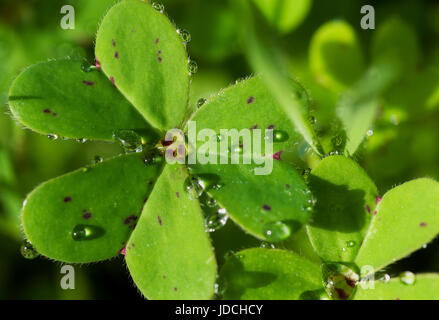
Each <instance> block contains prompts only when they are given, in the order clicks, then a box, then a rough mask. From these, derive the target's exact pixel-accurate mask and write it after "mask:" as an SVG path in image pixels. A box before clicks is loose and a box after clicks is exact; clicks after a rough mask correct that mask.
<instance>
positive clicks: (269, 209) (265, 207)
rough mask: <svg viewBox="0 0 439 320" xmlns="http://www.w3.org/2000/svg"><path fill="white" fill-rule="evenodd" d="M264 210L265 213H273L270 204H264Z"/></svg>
mask: <svg viewBox="0 0 439 320" xmlns="http://www.w3.org/2000/svg"><path fill="white" fill-rule="evenodd" d="M262 209H264V210H265V211H271V207H270V206H269V205H268V204H264V205H263V206H262Z"/></svg>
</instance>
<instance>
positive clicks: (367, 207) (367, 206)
mask: <svg viewBox="0 0 439 320" xmlns="http://www.w3.org/2000/svg"><path fill="white" fill-rule="evenodd" d="M366 210H367V212H369V213H370V211H371V210H370V207H369V205H366Z"/></svg>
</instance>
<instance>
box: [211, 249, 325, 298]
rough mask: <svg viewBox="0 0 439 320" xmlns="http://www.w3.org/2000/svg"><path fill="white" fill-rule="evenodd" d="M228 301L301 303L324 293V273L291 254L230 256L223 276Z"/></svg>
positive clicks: (270, 252) (265, 251)
mask: <svg viewBox="0 0 439 320" xmlns="http://www.w3.org/2000/svg"><path fill="white" fill-rule="evenodd" d="M220 288H221V291H222V293H223V299H225V300H297V299H306V298H307V297H309V296H310V295H312V294H313V293H314V292H315V293H317V292H318V291H319V290H323V287H322V273H321V271H320V268H319V266H318V265H317V264H314V263H312V262H310V261H308V260H306V259H304V258H302V257H300V256H298V255H296V254H295V253H293V252H291V251H285V250H277V249H262V248H255V249H248V250H244V251H240V252H238V253H236V254H233V255H230V256H229V258H228V259H227V260H226V263H225V265H224V266H223V268H222V270H221V273H220Z"/></svg>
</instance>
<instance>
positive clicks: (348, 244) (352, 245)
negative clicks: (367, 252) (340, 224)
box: [346, 240, 357, 248]
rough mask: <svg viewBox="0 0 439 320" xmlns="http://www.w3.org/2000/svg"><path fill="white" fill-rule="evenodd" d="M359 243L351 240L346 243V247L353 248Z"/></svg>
mask: <svg viewBox="0 0 439 320" xmlns="http://www.w3.org/2000/svg"><path fill="white" fill-rule="evenodd" d="M356 244H357V243H356V242H355V241H354V240H349V241H347V242H346V247H348V248H353V247H355V245H356Z"/></svg>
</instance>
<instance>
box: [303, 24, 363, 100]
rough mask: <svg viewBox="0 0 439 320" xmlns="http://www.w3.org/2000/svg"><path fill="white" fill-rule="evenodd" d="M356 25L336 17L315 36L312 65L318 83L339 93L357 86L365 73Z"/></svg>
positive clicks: (311, 48) (312, 42)
mask: <svg viewBox="0 0 439 320" xmlns="http://www.w3.org/2000/svg"><path fill="white" fill-rule="evenodd" d="M361 49H362V48H361V46H360V43H359V40H358V38H357V35H356V33H355V30H354V28H353V27H352V26H351V25H350V24H349V23H347V22H345V21H341V20H336V21H330V22H327V23H325V24H324V25H322V26H321V27H320V28H319V29H318V30H317V31H316V32H315V33H314V35H313V37H312V39H311V45H310V50H309V56H310V68H311V70H312V72H313V75H314V77H315V79H316V81H317V82H319V83H321V84H322V85H324V86H325V87H328V88H330V89H332V90H334V91H336V92H340V91H342V90H344V89H346V88H348V87H349V86H351V85H353V84H354V83H355V82H356V81H357V80H358V79H359V78H360V77H361V75H362V74H363V72H364V70H365V63H364V57H363V52H362V50H361Z"/></svg>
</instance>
